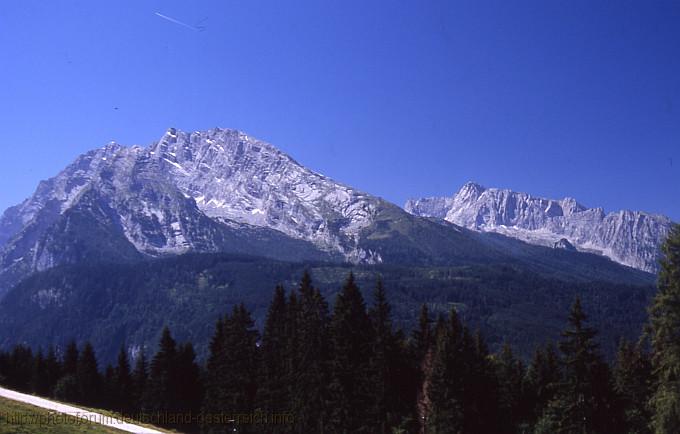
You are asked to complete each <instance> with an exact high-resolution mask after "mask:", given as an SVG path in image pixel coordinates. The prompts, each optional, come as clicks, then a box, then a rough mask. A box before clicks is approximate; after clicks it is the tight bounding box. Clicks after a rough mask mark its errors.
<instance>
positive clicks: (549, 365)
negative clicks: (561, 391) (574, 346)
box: [524, 343, 561, 424]
mask: <svg viewBox="0 0 680 434" xmlns="http://www.w3.org/2000/svg"><path fill="white" fill-rule="evenodd" d="M560 382H561V370H560V364H559V360H558V357H557V352H556V351H555V347H554V345H553V344H551V343H549V344H547V345H546V346H545V348H541V347H537V348H536V350H535V351H534V355H533V357H532V359H531V363H530V364H529V367H528V369H527V373H526V376H525V378H524V390H525V399H526V402H527V404H528V405H529V409H528V411H529V414H528V421H529V423H530V424H535V423H536V421H537V420H538V419H539V418H540V417H541V415H542V414H543V412H544V411H545V410H546V408H547V406H548V403H549V402H550V401H551V400H552V399H553V398H554V396H555V391H556V389H557V386H558V384H559V383H560Z"/></svg>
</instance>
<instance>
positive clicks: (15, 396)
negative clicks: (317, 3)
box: [0, 387, 163, 434]
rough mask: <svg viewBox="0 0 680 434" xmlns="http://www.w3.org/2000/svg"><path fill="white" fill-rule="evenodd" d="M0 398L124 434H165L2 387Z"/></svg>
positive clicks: (0, 388)
mask: <svg viewBox="0 0 680 434" xmlns="http://www.w3.org/2000/svg"><path fill="white" fill-rule="evenodd" d="M0 397H3V398H7V399H11V400H13V401H19V402H23V403H26V404H30V405H34V406H36V407H40V408H45V409H47V410H52V411H55V412H57V413H63V414H66V415H69V416H74V417H77V418H80V419H84V420H88V421H90V422H91V423H97V424H100V425H104V426H108V427H110V428H115V429H118V430H121V431H124V432H131V433H137V434H163V433H162V432H161V431H157V430H155V429H150V428H145V427H143V426H139V425H134V424H131V423H127V422H124V421H122V420H116V419H114V418H113V417H111V416H107V415H105V414H101V413H96V412H94V411H90V410H83V409H82V408H78V407H73V406H71V405H66V404H62V403H60V402H55V401H50V400H49V399H45V398H39V397H37V396H33V395H27V394H25V393H20V392H15V391H13V390H9V389H5V388H3V387H0Z"/></svg>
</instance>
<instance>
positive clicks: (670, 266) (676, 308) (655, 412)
mask: <svg viewBox="0 0 680 434" xmlns="http://www.w3.org/2000/svg"><path fill="white" fill-rule="evenodd" d="M661 250H662V253H663V258H662V260H661V270H660V271H659V277H658V283H657V286H658V292H657V293H656V296H655V297H654V300H653V302H652V305H651V307H650V309H649V317H650V318H649V335H650V338H651V346H652V367H653V372H654V390H653V393H652V397H651V400H650V406H651V408H652V427H653V430H654V432H655V433H658V434H661V433H664V434H665V433H677V432H680V339H678V331H679V330H680V225H674V226H673V227H672V228H671V230H670V233H669V234H668V238H667V239H666V242H665V243H664V244H663V246H662V249H661Z"/></svg>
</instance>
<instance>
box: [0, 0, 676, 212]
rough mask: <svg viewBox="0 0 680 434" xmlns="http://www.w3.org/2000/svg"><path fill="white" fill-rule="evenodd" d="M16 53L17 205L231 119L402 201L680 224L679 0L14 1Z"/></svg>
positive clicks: (7, 72) (9, 31)
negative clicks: (170, 138)
mask: <svg viewBox="0 0 680 434" xmlns="http://www.w3.org/2000/svg"><path fill="white" fill-rule="evenodd" d="M156 12H159V13H161V14H163V15H166V16H168V17H172V18H173V19H176V20H179V21H182V22H185V23H187V24H189V25H201V26H204V27H205V30H204V31H202V32H198V31H195V30H192V29H190V28H187V27H184V26H182V25H179V24H176V23H173V22H171V21H169V20H166V19H163V18H161V17H159V16H158V15H156ZM0 55H1V56H2V63H0V131H1V133H0V170H1V172H0V173H1V174H2V175H1V178H0V179H1V185H0V187H1V188H0V208H1V209H4V208H6V207H7V206H9V205H11V204H14V203H17V202H19V201H20V200H22V199H23V198H24V197H26V196H28V195H29V194H31V192H32V191H33V189H34V188H35V186H36V185H37V182H38V181H39V180H40V179H45V178H48V177H50V176H53V175H54V174H56V173H57V172H58V171H59V170H60V169H61V168H63V167H64V166H65V165H66V164H68V163H69V162H70V161H72V160H73V159H74V158H75V157H76V156H77V155H78V154H80V153H82V152H84V151H86V150H88V149H91V148H94V147H98V146H102V145H103V144H105V143H106V142H108V141H109V140H116V141H118V142H120V143H123V144H142V145H146V144H148V143H150V142H151V141H153V140H157V139H158V138H159V137H160V136H161V135H162V133H163V132H164V131H165V129H166V128H168V127H170V126H174V127H178V128H181V129H186V130H199V129H207V128H211V127H214V126H221V127H227V128H238V129H241V130H243V131H246V132H248V133H249V134H251V135H253V136H256V137H258V138H261V139H263V140H267V141H269V142H271V143H273V144H275V145H277V146H278V147H280V148H281V149H283V150H284V151H286V152H288V153H289V154H291V155H292V156H293V157H294V158H296V159H297V160H298V161H300V162H301V163H303V164H305V165H307V166H309V167H311V168H312V169H315V170H317V171H319V172H322V173H324V174H326V175H329V176H331V177H333V178H335V179H337V180H340V181H342V182H345V183H347V184H350V185H353V186H356V187H358V188H361V189H363V190H366V191H368V192H371V193H374V194H377V195H380V196H382V197H385V198H386V199H389V200H391V201H393V202H395V203H397V204H400V205H401V204H403V202H404V200H405V199H407V198H409V197H414V196H422V195H450V194H453V193H454V192H455V191H456V190H457V189H458V188H459V187H460V185H461V184H463V183H464V182H465V181H467V180H476V181H478V182H480V183H482V184H484V185H487V186H499V187H508V188H512V189H516V190H521V191H527V192H530V193H532V194H534V195H542V196H548V197H556V198H559V197H564V196H567V195H569V196H573V197H576V198H577V199H579V200H580V201H581V202H582V203H584V204H585V205H588V206H604V207H605V209H606V210H615V209H620V208H628V209H643V210H648V211H651V212H658V213H664V214H667V215H669V216H671V217H672V218H673V219H674V220H676V221H680V2H677V1H657V0H655V1H646V0H640V1H634V2H632V1H594V0H585V1H557V0H555V1H552V0H549V1H544V0H536V1H533V2H522V1H507V0H503V1H478V0H475V1H469V2H468V1H466V2H460V1H453V0H441V1H428V0H417V1H396V0H391V1H384V2H383V1H370V0H360V1H350V0H342V1H340V0H336V1H331V0H318V1H313V2H311V1H310V2H303V1H294V0H288V1H286V0H271V1H258V0H218V1H201V0H193V1H181V2H180V1H167V0H163V1H160V0H157V1H121V0H117V1H87V0H81V1H54V2H52V1H49V2H45V1H27V0H21V1H18V0H17V1H9V0H8V1H3V2H1V3H0ZM115 107H117V108H118V110H115V109H114V108H115Z"/></svg>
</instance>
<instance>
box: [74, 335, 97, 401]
mask: <svg viewBox="0 0 680 434" xmlns="http://www.w3.org/2000/svg"><path fill="white" fill-rule="evenodd" d="M76 380H77V383H78V400H77V402H79V403H81V404H85V405H90V406H94V405H97V404H99V403H100V401H99V394H100V391H101V385H102V379H101V376H100V374H99V368H98V365H97V357H96V355H95V352H94V348H93V347H92V344H91V343H90V342H86V343H85V345H83V350H82V351H81V353H80V357H79V358H78V368H77V370H76Z"/></svg>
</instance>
